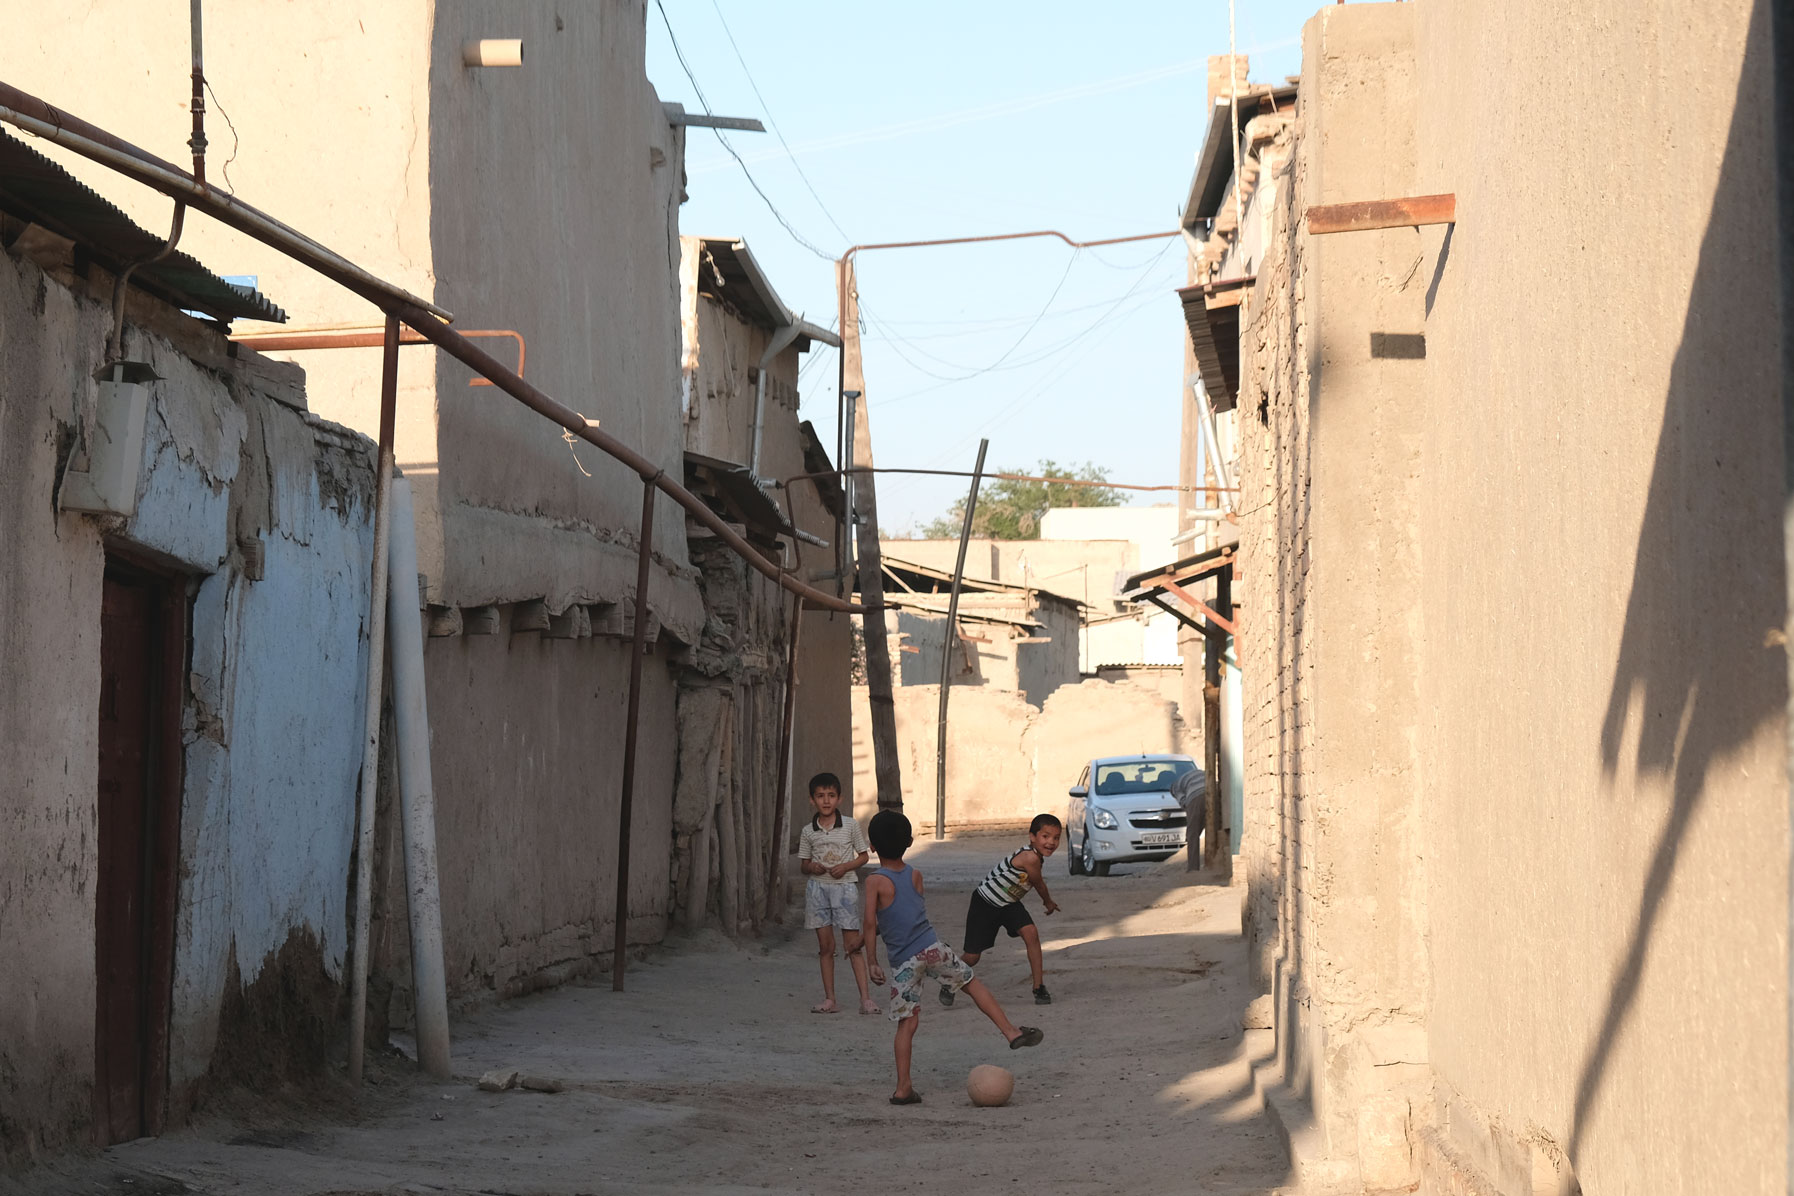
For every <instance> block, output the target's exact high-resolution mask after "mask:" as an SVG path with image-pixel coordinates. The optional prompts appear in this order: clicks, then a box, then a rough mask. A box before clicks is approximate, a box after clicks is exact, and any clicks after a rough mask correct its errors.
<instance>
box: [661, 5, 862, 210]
mask: <svg viewBox="0 0 1794 1196" xmlns="http://www.w3.org/2000/svg"><path fill="white" fill-rule="evenodd" d="M710 7H712V8H714V9H716V20H717V23H718V24H720V25H721V26H722V27H723V36H724V37H726V38H728V39H729V48H730V49H731V50H733V51H735V61H736V62H739V63H740V64H741V73H742V74H744V75H746V76H747V81H748V86H749V87H751V88H753V91H754V98H755V99H756V100H759V101H760V111H762V112H764V113H766V123H767V124H768V125H770V126H771V127H772V135H773V136H774V137H777V138H778V139H779V144H780V145H781V146H783V147H784V149H785V156H786V157H787V158H790V159H791V165H792V168H793V169H795V170H796V171H797V177H798V178H800V179H802V180H803V181H804V187H805V188H806V189H808V191H809V192H810V198H811V199H813V200H815V201H816V206H817V207H818V208H821V209H822V214H823V215H824V216H826V217H828V222H829V223H830V224H832V225H834V226H835V231H836V232H838V233H840V234H841V239H842V240H843V241H846V242H848V243H849V244H852V243H853V238H852V237H850V236H848V235H847V230H846V229H844V228H842V227H841V222H840V221H839V220H836V219H835V214H834V213H833V212H831V211H829V210H828V205H827V204H825V203H823V202H822V196H820V195H818V194H817V193H816V186H815V184H813V183H812V182H810V176H809V175H807V174H805V173H804V168H803V166H802V165H801V164H800V163H799V162H798V160H797V155H796V154H794V153H792V152H791V143H790V142H788V141H786V140H785V134H784V133H783V132H782V131H780V129H779V122H778V121H776V120H774V119H773V118H772V107H771V106H770V105H769V104H767V102H766V97H765V96H763V95H761V94H760V85H759V84H758V83H756V82H754V72H753V71H751V70H749V69H748V64H747V59H746V58H744V57H742V53H741V47H740V46H738V45H736V44H735V33H734V31H733V30H731V29H730V28H729V22H728V20H727V19H726V18H725V17H724V16H723V8H722V5H721V4H719V3H718V2H717V0H710ZM661 15H662V16H664V15H665V11H664V10H662V14H661ZM736 160H737V161H740V159H739V158H738V159H736ZM742 169H744V170H745V169H747V166H746V164H745V163H743V165H742Z"/></svg>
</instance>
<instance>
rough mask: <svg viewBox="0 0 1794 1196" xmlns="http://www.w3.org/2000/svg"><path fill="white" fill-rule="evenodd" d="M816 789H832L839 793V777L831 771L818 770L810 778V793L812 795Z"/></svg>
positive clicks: (840, 789) (840, 790)
mask: <svg viewBox="0 0 1794 1196" xmlns="http://www.w3.org/2000/svg"><path fill="white" fill-rule="evenodd" d="M818 789H833V790H834V791H835V792H836V793H841V792H843V790H842V788H841V778H840V777H838V776H836V775H835V774H834V773H832V772H819V773H817V774H816V775H815V776H813V777H811V778H810V795H811V796H812V797H814V796H815V795H816V791H817V790H818Z"/></svg>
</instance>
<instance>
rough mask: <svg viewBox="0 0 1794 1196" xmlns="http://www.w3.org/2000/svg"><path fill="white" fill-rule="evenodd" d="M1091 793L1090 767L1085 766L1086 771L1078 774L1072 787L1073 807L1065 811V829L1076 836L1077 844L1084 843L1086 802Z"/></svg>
mask: <svg viewBox="0 0 1794 1196" xmlns="http://www.w3.org/2000/svg"><path fill="white" fill-rule="evenodd" d="M1089 792H1090V765H1089V764H1085V765H1084V771H1083V772H1081V773H1079V774H1078V782H1077V784H1075V785H1073V786H1072V787H1071V805H1070V806H1069V807H1067V809H1066V811H1065V829H1066V831H1067V832H1068V833H1070V834H1073V835H1075V836H1076V837H1077V838H1076V842H1077V843H1082V842H1083V841H1084V800H1085V795H1087V794H1089Z"/></svg>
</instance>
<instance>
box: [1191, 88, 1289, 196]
mask: <svg viewBox="0 0 1794 1196" xmlns="http://www.w3.org/2000/svg"><path fill="white" fill-rule="evenodd" d="M1297 90H1298V89H1297V88H1296V87H1295V86H1293V85H1291V86H1288V87H1264V86H1262V85H1260V86H1259V87H1258V88H1256V89H1255V90H1253V91H1250V92H1248V93H1247V94H1245V95H1242V96H1240V97H1239V98H1238V106H1239V110H1240V128H1241V129H1244V128H1245V127H1246V122H1247V121H1249V120H1251V119H1252V118H1253V117H1255V116H1257V115H1258V112H1259V109H1260V108H1265V107H1269V108H1270V109H1271V110H1272V111H1273V112H1274V111H1277V110H1278V109H1281V108H1283V107H1285V106H1287V105H1289V104H1292V103H1294V102H1295V101H1296V92H1297ZM1233 154H1234V145H1233V113H1232V110H1231V109H1230V108H1229V106H1228V103H1227V101H1226V99H1224V98H1223V99H1218V100H1216V101H1215V106H1214V108H1213V110H1212V111H1210V113H1209V118H1208V134H1207V135H1206V136H1205V137H1204V138H1203V139H1202V151H1201V152H1200V153H1199V154H1197V155H1196V173H1195V175H1194V176H1193V177H1192V178H1191V179H1190V193H1189V196H1188V197H1187V198H1186V199H1185V200H1184V213H1183V216H1182V218H1181V219H1180V223H1181V224H1182V225H1183V227H1184V228H1187V229H1190V230H1191V231H1195V229H1196V226H1197V225H1198V224H1199V223H1201V222H1202V221H1204V220H1212V219H1214V216H1215V213H1217V212H1219V211H1220V210H1221V200H1222V198H1223V197H1224V196H1225V194H1226V191H1227V180H1228V179H1230V178H1232V177H1233Z"/></svg>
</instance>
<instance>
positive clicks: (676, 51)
mask: <svg viewBox="0 0 1794 1196" xmlns="http://www.w3.org/2000/svg"><path fill="white" fill-rule="evenodd" d="M654 7H655V8H657V9H659V10H660V21H661V24H663V25H665V26H666V29H667V38H668V40H669V41H671V42H672V43H673V56H674V57H675V58H677V59H678V60H679V67H680V69H681V70H683V71H684V72H685V77H686V78H687V79H689V80H690V81H691V88H692V90H693V91H695V92H696V93H697V95H698V103H700V104H702V105H703V106H704V115H706V116H714V115H715V113H713V112H712V111H711V110H710V101H709V100H707V99H705V98H704V89H703V88H702V87H700V86H698V77H697V76H696V75H694V74H692V71H691V64H690V63H689V62H687V61H685V51H684V50H682V49H680V48H679V39H678V37H676V36H675V35H674V33H673V22H672V19H671V18H669V17H668V16H667V10H666V5H664V4H662V3H661V0H654ZM711 132H713V133H715V134H716V139H717V140H718V141H720V142H722V145H723V148H724V149H726V150H728V151H729V156H730V157H731V158H734V159H735V162H736V164H737V165H739V166H740V167H741V173H742V174H743V175H744V176H746V178H747V181H748V186H750V187H752V188H753V189H754V194H755V195H758V196H759V197H760V200H761V202H762V203H764V204H765V205H766V210H767V211H769V212H771V213H772V218H773V219H774V220H777V221H778V222H779V223H780V224H781V225H783V226H784V229H785V231H786V232H788V233H790V234H791V239H792V240H794V241H796V242H797V243H798V244H799V245H801V246H803V247H804V248H805V249H807V250H809V251H810V252H811V253H813V254H815V255H816V256H817V257H819V258H821V259H822V260H823V261H825V262H832V261H834V260H835V255H834V254H832V253H828V252H826V251H824V250H822V249H819V248H817V247H816V245H815V243H813V242H812V241H811V240H810V239H809V238H807V237H805V236H804V235H803V234H802V233H800V232H798V231H797V229H796V227H795V226H794V225H792V223H791V222H790V221H789V220H787V219H785V214H784V213H783V212H781V211H779V209H778V206H777V205H776V204H774V203H773V202H772V197H771V196H769V195H767V194H766V192H765V191H764V190H762V189H761V187H760V184H759V182H758V181H757V180H756V179H755V178H754V173H753V171H751V170H749V169H748V167H747V163H746V162H744V161H742V158H741V155H740V154H738V153H736V152H735V147H734V146H732V145H730V144H729V139H728V138H727V137H724V136H723V131H722V130H721V129H712V130H711ZM833 219H834V218H833V217H830V220H831V221H832V220H833Z"/></svg>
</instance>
